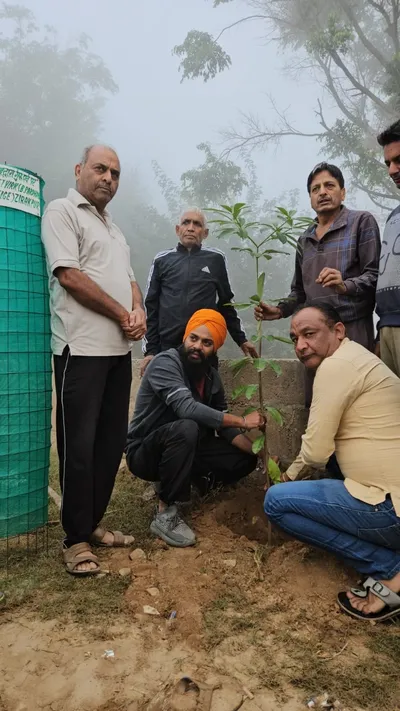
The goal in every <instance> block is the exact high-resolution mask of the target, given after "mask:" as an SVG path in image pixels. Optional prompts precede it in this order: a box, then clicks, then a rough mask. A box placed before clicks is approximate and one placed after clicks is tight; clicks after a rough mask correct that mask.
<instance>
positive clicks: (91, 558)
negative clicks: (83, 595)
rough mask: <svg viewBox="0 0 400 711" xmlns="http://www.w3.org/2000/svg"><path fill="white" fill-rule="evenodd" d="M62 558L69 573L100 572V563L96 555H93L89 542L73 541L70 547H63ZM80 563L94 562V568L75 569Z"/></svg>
mask: <svg viewBox="0 0 400 711" xmlns="http://www.w3.org/2000/svg"><path fill="white" fill-rule="evenodd" d="M62 554H63V560H64V565H65V569H66V571H67V572H68V573H70V574H71V575H81V576H83V577H84V576H87V575H97V574H98V573H100V571H101V568H100V563H99V559H98V557H97V555H95V554H94V553H93V551H92V549H91V547H90V545H89V543H75V545H73V546H70V548H64V549H63V552H62ZM80 563H96V568H92V569H91V570H77V566H78V565H79V564H80Z"/></svg>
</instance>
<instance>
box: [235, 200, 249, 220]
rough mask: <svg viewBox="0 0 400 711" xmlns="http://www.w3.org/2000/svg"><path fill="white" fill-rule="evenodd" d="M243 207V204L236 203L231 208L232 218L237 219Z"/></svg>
mask: <svg viewBox="0 0 400 711" xmlns="http://www.w3.org/2000/svg"><path fill="white" fill-rule="evenodd" d="M244 207H246V203H245V202H237V203H236V205H234V206H233V208H232V214H233V217H238V215H239V214H240V213H241V211H242V210H243V208H244Z"/></svg>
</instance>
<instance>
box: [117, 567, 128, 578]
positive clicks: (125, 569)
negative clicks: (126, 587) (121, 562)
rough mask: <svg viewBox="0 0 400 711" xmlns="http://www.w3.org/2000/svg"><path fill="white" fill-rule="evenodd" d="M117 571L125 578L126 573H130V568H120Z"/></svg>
mask: <svg viewBox="0 0 400 711" xmlns="http://www.w3.org/2000/svg"><path fill="white" fill-rule="evenodd" d="M118 573H119V575H120V576H121V578H127V577H128V575H130V574H131V569H130V568H120V569H119V571H118Z"/></svg>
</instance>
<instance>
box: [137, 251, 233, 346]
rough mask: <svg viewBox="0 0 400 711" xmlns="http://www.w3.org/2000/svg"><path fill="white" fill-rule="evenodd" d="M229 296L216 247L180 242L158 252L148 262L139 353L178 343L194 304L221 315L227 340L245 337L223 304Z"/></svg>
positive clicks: (195, 307)
mask: <svg viewBox="0 0 400 711" xmlns="http://www.w3.org/2000/svg"><path fill="white" fill-rule="evenodd" d="M232 299H233V292H232V289H231V285H230V283H229V276H228V270H227V266H226V258H225V255H224V253H223V252H221V251H220V250H219V249H212V248H211V247H204V246H203V245H201V246H200V247H199V246H195V247H192V249H191V250H190V251H188V250H187V249H186V247H184V246H183V245H182V244H180V243H179V244H178V245H177V246H176V247H174V248H173V249H169V250H167V251H165V252H159V254H157V255H156V257H155V258H154V261H153V264H152V265H151V269H150V273H149V278H148V281H147V289H146V294H145V306H146V312H147V334H146V338H145V339H144V342H143V343H144V345H143V352H144V354H145V355H156V354H157V353H160V352H162V351H165V350H167V349H168V348H176V347H177V346H179V345H180V344H181V343H182V339H183V334H184V332H185V328H186V324H187V322H188V320H189V318H190V317H191V316H192V315H193V314H194V312H195V311H197V310H198V309H216V310H217V311H219V312H220V313H221V314H222V316H223V317H224V318H225V320H226V324H227V326H228V331H229V333H230V335H231V336H232V338H233V340H234V341H235V342H236V343H237V344H238V346H241V345H242V343H244V342H245V341H246V340H247V339H246V335H245V333H244V330H243V328H242V323H241V321H240V319H239V317H238V315H237V312H236V309H234V308H233V307H231V306H224V304H227V303H229V302H230V301H232Z"/></svg>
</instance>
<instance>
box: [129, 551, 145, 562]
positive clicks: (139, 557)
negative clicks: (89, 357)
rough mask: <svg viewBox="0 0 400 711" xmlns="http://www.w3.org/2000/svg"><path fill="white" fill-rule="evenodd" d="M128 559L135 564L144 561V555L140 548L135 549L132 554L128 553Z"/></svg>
mask: <svg viewBox="0 0 400 711" xmlns="http://www.w3.org/2000/svg"><path fill="white" fill-rule="evenodd" d="M129 558H130V559H131V560H133V561H135V562H137V563H139V562H142V561H143V560H146V553H145V552H144V550H142V549H141V548H135V550H134V551H132V553H129Z"/></svg>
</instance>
